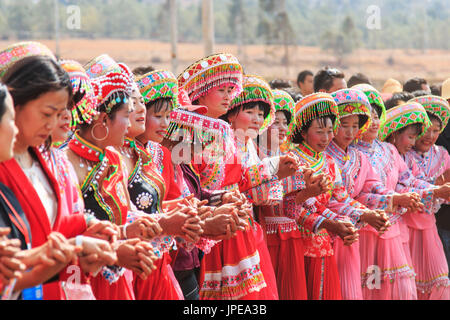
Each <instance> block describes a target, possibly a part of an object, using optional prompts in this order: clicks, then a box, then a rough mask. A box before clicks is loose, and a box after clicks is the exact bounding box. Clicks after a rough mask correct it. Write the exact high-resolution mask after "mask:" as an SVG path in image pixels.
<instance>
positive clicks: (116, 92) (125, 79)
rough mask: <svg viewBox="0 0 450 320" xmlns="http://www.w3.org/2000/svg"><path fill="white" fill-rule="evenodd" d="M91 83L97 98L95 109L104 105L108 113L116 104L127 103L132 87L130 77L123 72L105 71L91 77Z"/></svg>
mask: <svg viewBox="0 0 450 320" xmlns="http://www.w3.org/2000/svg"><path fill="white" fill-rule="evenodd" d="M91 83H92V87H93V88H94V94H95V96H96V99H97V110H98V109H99V107H100V106H102V105H105V112H106V113H110V112H111V110H112V109H113V108H114V106H115V105H117V104H122V103H127V102H128V98H129V97H130V93H131V90H132V87H133V81H132V79H131V78H130V77H129V76H128V75H127V74H125V73H123V72H120V73H117V72H110V73H107V74H105V75H104V76H101V77H98V78H95V79H92V81H91ZM98 111H100V110H98Z"/></svg>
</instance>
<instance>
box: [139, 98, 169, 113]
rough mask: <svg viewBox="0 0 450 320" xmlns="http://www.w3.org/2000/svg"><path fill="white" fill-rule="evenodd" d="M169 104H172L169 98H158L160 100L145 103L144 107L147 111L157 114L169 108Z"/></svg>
mask: <svg viewBox="0 0 450 320" xmlns="http://www.w3.org/2000/svg"><path fill="white" fill-rule="evenodd" d="M171 103H172V99H171V98H160V99H156V100H154V101H151V102H149V103H146V104H145V107H146V109H147V110H149V109H150V108H151V109H152V111H153V112H155V113H157V112H160V111H161V110H163V109H166V108H170V104H171Z"/></svg>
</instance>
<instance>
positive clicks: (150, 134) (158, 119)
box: [141, 103, 171, 143]
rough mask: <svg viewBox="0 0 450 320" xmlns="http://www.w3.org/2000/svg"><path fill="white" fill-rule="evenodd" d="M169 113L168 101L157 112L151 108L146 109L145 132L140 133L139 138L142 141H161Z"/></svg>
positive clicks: (168, 120)
mask: <svg viewBox="0 0 450 320" xmlns="http://www.w3.org/2000/svg"><path fill="white" fill-rule="evenodd" d="M170 113H171V110H170V108H169V103H167V104H166V106H165V107H163V108H162V109H161V110H160V111H158V112H155V111H154V109H153V108H150V109H148V110H147V117H146V122H145V132H144V134H143V135H141V137H143V139H141V140H144V141H142V142H144V143H145V142H148V141H153V142H156V143H161V142H162V141H163V139H164V136H165V135H166V131H167V128H168V126H169V123H170Z"/></svg>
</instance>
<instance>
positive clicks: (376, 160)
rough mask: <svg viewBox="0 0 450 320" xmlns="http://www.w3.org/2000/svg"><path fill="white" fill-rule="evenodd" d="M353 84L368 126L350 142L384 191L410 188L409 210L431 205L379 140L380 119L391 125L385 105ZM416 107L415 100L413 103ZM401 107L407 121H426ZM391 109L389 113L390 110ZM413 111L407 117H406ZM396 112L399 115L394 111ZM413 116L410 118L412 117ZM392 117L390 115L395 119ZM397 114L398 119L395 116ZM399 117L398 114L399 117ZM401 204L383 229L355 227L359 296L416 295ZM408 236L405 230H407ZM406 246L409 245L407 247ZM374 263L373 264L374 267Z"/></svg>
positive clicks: (370, 91)
mask: <svg viewBox="0 0 450 320" xmlns="http://www.w3.org/2000/svg"><path fill="white" fill-rule="evenodd" d="M354 89H357V90H361V91H363V92H364V93H365V94H366V96H367V98H368V99H369V102H370V103H371V106H372V126H371V127H370V128H369V129H368V130H367V131H366V133H364V134H363V136H362V139H361V140H359V141H358V142H357V143H355V144H354V146H355V147H356V148H357V149H358V150H360V151H362V152H363V153H364V154H365V155H366V156H367V157H368V158H369V160H370V163H371V165H372V167H373V168H374V169H375V171H376V173H377V175H378V176H379V177H380V180H381V182H382V183H383V185H384V186H385V188H386V189H387V190H388V191H391V192H398V193H405V192H417V193H418V194H420V196H419V195H417V194H415V195H414V194H411V195H410V196H409V199H407V201H406V202H405V203H404V204H403V206H405V207H406V208H408V210H410V211H411V210H412V211H415V210H418V209H419V208H420V207H423V205H421V204H420V202H419V201H422V202H423V203H424V204H425V207H427V206H429V205H431V200H432V192H431V191H426V192H423V191H421V189H420V188H424V187H426V184H424V182H423V181H420V180H417V179H415V178H414V177H413V175H412V174H411V172H410V171H409V170H408V168H407V166H406V164H405V163H404V161H403V159H402V158H401V156H400V155H399V153H398V151H397V150H396V149H395V148H394V147H393V146H392V145H390V144H387V143H384V142H381V141H380V140H378V136H380V137H386V135H385V134H381V133H380V135H379V131H380V130H379V129H380V122H382V123H383V128H385V129H384V130H387V128H389V125H390V126H393V127H395V124H396V123H397V122H396V120H395V117H392V119H391V120H390V121H389V124H386V121H387V120H386V119H387V117H386V111H385V108H384V103H383V100H382V98H381V96H380V94H379V93H378V92H377V91H376V89H374V88H373V87H372V86H369V85H357V86H355V87H354ZM416 107H417V106H416ZM405 111H406V113H405V114H406V115H405V118H404V119H403V120H402V121H407V120H408V119H409V124H412V123H420V124H424V126H427V123H428V121H427V120H426V117H424V113H423V112H421V111H420V110H419V111H417V113H416V114H415V113H414V111H412V112H409V111H408V110H405ZM393 115H394V114H393ZM408 115H409V116H412V118H408ZM398 117H400V118H401V117H402V115H401V114H398ZM413 119H414V121H413ZM394 120H395V121H394ZM397 120H398V119H397ZM400 120H401V119H400ZM405 211H406V209H401V208H393V209H392V215H390V217H389V220H390V223H391V224H392V226H390V227H389V229H388V231H387V232H385V233H384V234H383V235H379V234H378V232H377V231H376V230H375V229H372V228H371V227H370V226H366V227H365V228H363V229H361V230H360V234H361V237H360V255H361V270H362V273H361V274H362V285H363V296H364V299H368V300H385V299H387V300H415V299H417V292H416V285H415V282H414V276H415V272H414V269H413V267H412V263H411V258H410V254H409V250H405V245H404V243H407V241H403V239H402V238H403V236H404V232H403V233H402V232H401V227H400V223H399V221H400V220H401V215H402V214H403V213H404V212H405ZM406 236H407V235H406ZM406 249H408V248H406ZM373 266H377V267H376V268H374V267H373Z"/></svg>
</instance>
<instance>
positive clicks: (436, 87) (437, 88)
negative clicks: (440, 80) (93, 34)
mask: <svg viewBox="0 0 450 320" xmlns="http://www.w3.org/2000/svg"><path fill="white" fill-rule="evenodd" d="M430 89H431V94H432V95H434V96H438V97H440V96H441V95H442V84H433V85H432V86H430Z"/></svg>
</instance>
